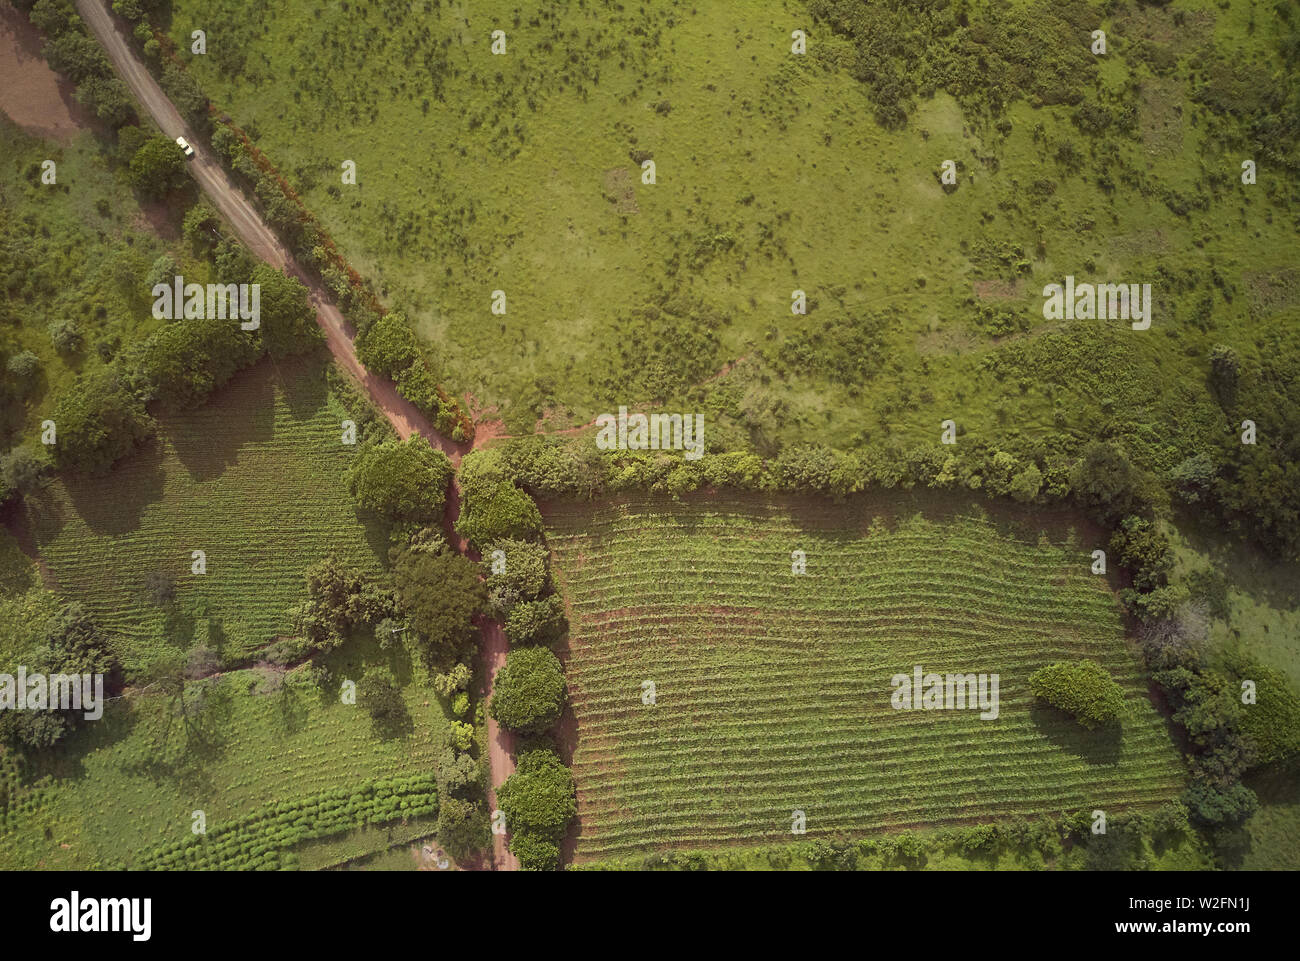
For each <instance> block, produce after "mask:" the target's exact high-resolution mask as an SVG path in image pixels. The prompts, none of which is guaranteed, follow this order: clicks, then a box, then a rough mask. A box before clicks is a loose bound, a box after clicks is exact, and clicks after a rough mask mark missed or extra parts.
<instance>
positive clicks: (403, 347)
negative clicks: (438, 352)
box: [357, 312, 420, 379]
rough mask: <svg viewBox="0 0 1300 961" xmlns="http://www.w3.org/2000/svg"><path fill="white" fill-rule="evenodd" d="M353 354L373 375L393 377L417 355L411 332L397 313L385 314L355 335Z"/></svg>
mask: <svg viewBox="0 0 1300 961" xmlns="http://www.w3.org/2000/svg"><path fill="white" fill-rule="evenodd" d="M357 357H358V358H359V359H360V361H361V363H363V364H365V365H366V367H367V368H368V369H369V370H371V371H373V372H374V373H376V374H380V375H382V376H384V377H390V378H393V379H396V378H397V375H398V374H400V373H401V372H402V371H404V370H406V369H407V368H408V367H410V366H411V365H412V364H414V363H415V362H416V361H417V360H418V359H419V357H420V347H419V344H417V343H416V340H415V334H414V333H412V331H411V328H410V327H409V326H408V325H407V323H406V318H405V317H403V316H402V315H401V314H400V313H398V312H393V313H391V314H385V315H384V316H382V317H380V318H379V319H378V320H376V321H375V322H374V323H372V324H371V325H370V327H369V328H367V329H366V331H365V332H364V333H363V334H362V335H361V336H360V337H358V338H357Z"/></svg>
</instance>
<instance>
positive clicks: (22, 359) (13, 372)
mask: <svg viewBox="0 0 1300 961" xmlns="http://www.w3.org/2000/svg"><path fill="white" fill-rule="evenodd" d="M5 369H6V370H7V371H8V372H9V374H10V376H12V377H13V378H14V380H15V381H16V382H18V383H21V384H22V385H23V386H24V388H25V387H26V386H27V385H28V384H30V382H31V381H33V380H35V379H36V377H37V376H38V375H39V374H40V371H41V360H40V358H39V357H37V356H36V355H35V354H33V353H32V352H31V351H30V350H21V351H19V352H18V353H16V354H14V355H13V356H12V357H10V358H9V360H8V361H6V362H5Z"/></svg>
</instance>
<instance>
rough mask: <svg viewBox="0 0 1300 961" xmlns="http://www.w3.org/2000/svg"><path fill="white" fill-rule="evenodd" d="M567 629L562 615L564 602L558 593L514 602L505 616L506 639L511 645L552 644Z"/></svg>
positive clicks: (565, 618) (566, 622) (567, 625)
mask: <svg viewBox="0 0 1300 961" xmlns="http://www.w3.org/2000/svg"><path fill="white" fill-rule="evenodd" d="M568 629H569V620H568V618H567V617H565V616H564V602H563V601H561V600H560V597H559V595H558V594H552V595H551V596H550V597H547V598H545V599H544V600H540V601H523V602H521V603H519V604H516V605H515V607H514V609H513V610H511V611H510V614H509V615H508V616H507V617H506V623H505V632H506V640H508V641H509V642H510V644H511V646H515V645H524V644H554V643H555V642H556V641H558V640H559V639H560V638H561V637H563V636H564V632H565V631H567V630H568Z"/></svg>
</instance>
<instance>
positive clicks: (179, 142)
mask: <svg viewBox="0 0 1300 961" xmlns="http://www.w3.org/2000/svg"><path fill="white" fill-rule="evenodd" d="M176 146H178V147H180V148H181V151H182V152H183V153H184V154H185V156H186V157H187V158H188V157H193V156H194V148H193V147H191V146H190V142H189V141H188V140H186V139H185V138H184V137H177V138H176Z"/></svg>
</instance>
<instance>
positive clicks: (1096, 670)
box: [1029, 661, 1124, 728]
mask: <svg viewBox="0 0 1300 961" xmlns="http://www.w3.org/2000/svg"><path fill="white" fill-rule="evenodd" d="M1029 689H1030V690H1031V691H1033V693H1034V696H1035V697H1039V698H1042V699H1043V700H1044V701H1046V702H1047V703H1048V704H1051V705H1053V706H1054V707H1058V708H1060V709H1061V710H1063V711H1065V712H1066V713H1067V714H1070V715H1072V716H1073V717H1074V718H1075V719H1076V720H1078V722H1079V723H1080V724H1082V725H1083V726H1084V727H1087V728H1097V727H1100V726H1102V725H1105V724H1110V723H1112V722H1114V721H1116V720H1118V719H1119V717H1120V715H1121V714H1122V713H1123V710H1124V690H1123V688H1121V687H1120V686H1119V685H1118V684H1116V683H1115V682H1114V680H1112V679H1111V676H1110V675H1109V674H1108V673H1106V669H1105V668H1104V667H1102V666H1101V665H1100V664H1098V663H1096V662H1095V661H1079V662H1078V663H1077V664H1064V663H1058V664H1049V665H1048V666H1047V667H1044V668H1040V669H1039V670H1037V671H1035V672H1034V673H1033V674H1031V675H1030V676H1029Z"/></svg>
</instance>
